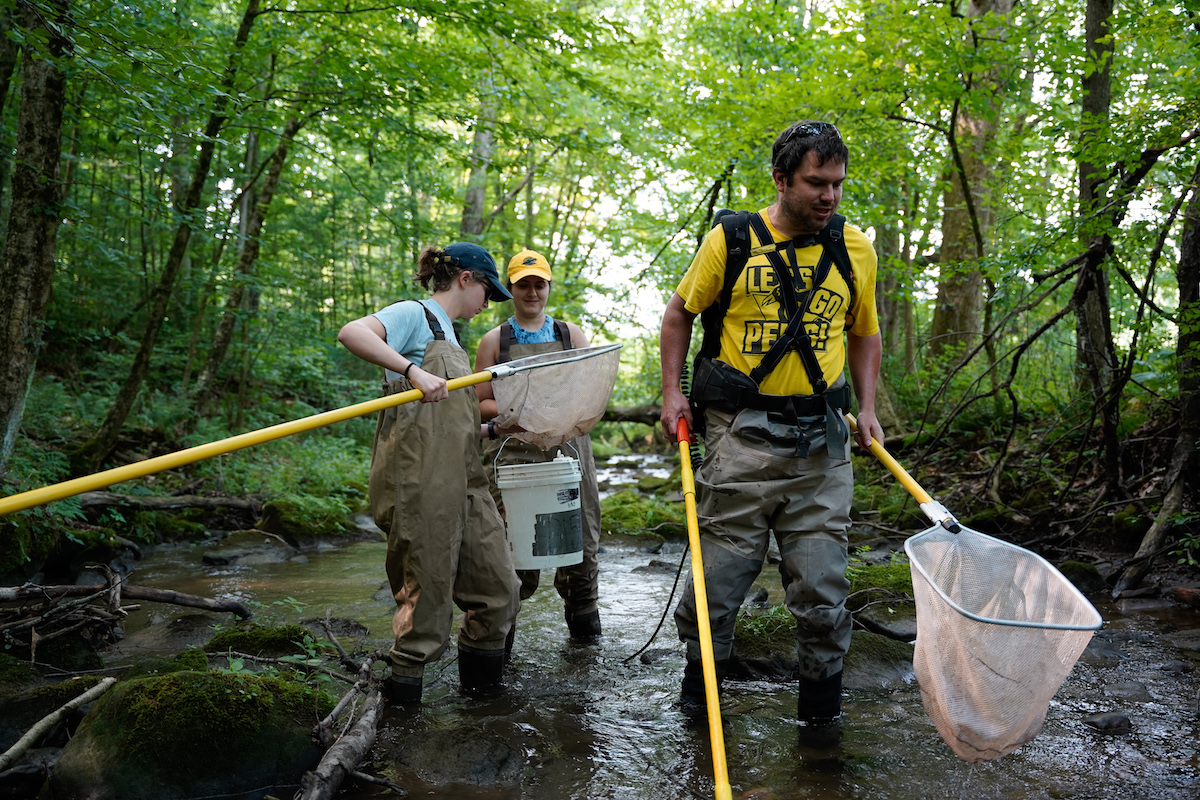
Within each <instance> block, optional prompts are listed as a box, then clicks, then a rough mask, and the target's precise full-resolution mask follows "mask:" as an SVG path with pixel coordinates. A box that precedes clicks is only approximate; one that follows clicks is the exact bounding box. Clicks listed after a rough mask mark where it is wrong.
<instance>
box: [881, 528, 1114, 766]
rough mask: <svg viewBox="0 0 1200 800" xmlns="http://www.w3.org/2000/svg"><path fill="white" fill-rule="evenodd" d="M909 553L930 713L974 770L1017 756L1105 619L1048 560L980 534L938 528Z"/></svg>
mask: <svg viewBox="0 0 1200 800" xmlns="http://www.w3.org/2000/svg"><path fill="white" fill-rule="evenodd" d="M904 549H905V550H906V551H907V553H908V556H909V561H910V565H911V569H912V578H913V590H914V596H915V598H916V605H917V641H916V649H915V651H914V653H913V667H914V670H915V672H916V676H917V682H918V683H919V684H920V687H921V699H922V701H923V703H924V705H925V711H926V713H928V714H929V716H930V718H931V719H932V720H933V723H934V725H936V726H937V730H938V733H940V734H941V736H942V739H944V740H945V742H946V744H948V745H949V746H950V749H951V750H953V751H954V752H955V753H956V754H957V755H958V756H960V757H961V758H963V759H965V760H966V761H970V762H977V761H987V760H990V759H994V758H999V757H1000V756H1003V755H1007V754H1008V753H1011V752H1012V751H1013V750H1015V749H1017V748H1018V747H1020V746H1021V745H1022V744H1024V743H1025V742H1028V741H1029V740H1031V739H1032V738H1033V737H1035V736H1036V735H1037V734H1038V732H1039V731H1040V730H1041V728H1042V723H1043V722H1044V721H1045V719H1046V711H1047V709H1048V708H1049V705H1050V699H1051V698H1052V697H1053V696H1054V693H1055V692H1056V691H1058V687H1059V686H1060V685H1061V684H1062V682H1063V680H1064V679H1066V677H1067V674H1068V673H1069V672H1070V671H1071V668H1072V667H1073V666H1074V665H1075V661H1076V660H1077V659H1078V658H1079V655H1080V654H1081V653H1082V652H1083V649H1084V648H1085V647H1087V644H1088V642H1089V641H1090V640H1091V638H1092V633H1093V632H1094V631H1095V630H1096V629H1097V628H1099V627H1100V625H1101V618H1100V614H1099V613H1098V612H1097V611H1096V609H1095V608H1094V607H1093V606H1092V604H1091V603H1089V602H1088V601H1087V599H1086V598H1085V597H1084V596H1083V595H1082V594H1080V592H1079V590H1078V589H1076V588H1075V587H1074V586H1073V585H1072V584H1071V583H1070V581H1068V580H1067V579H1066V578H1065V577H1063V575H1062V573H1060V572H1059V571H1058V570H1056V569H1055V568H1054V567H1052V566H1051V565H1050V564H1049V563H1048V562H1046V561H1045V559H1043V558H1041V557H1040V556H1038V555H1036V554H1035V553H1032V552H1030V551H1028V550H1026V549H1024V548H1022V547H1017V546H1016V545H1013V544H1009V543H1008V542H1004V541H1001V540H999V539H995V538H993V537H991V536H987V535H985V534H982V533H979V532H977V531H972V530H970V529H967V528H963V529H962V530H961V532H960V533H951V532H950V531H948V530H946V529H944V528H942V527H940V526H935V527H933V528H931V529H929V530H927V531H925V532H924V533H920V534H918V535H916V536H913V537H912V538H910V539H909V540H908V541H907V542H906V543H905V548H904Z"/></svg>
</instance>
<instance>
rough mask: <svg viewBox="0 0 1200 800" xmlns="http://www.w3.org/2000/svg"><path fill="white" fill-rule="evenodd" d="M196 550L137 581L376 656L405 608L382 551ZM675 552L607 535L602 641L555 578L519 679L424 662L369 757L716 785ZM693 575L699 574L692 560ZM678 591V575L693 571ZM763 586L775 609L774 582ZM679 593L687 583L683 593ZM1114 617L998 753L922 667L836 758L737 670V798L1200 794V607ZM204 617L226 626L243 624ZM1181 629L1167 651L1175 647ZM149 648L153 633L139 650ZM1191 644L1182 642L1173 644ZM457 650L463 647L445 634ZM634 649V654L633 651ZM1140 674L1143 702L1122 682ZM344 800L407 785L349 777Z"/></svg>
mask: <svg viewBox="0 0 1200 800" xmlns="http://www.w3.org/2000/svg"><path fill="white" fill-rule="evenodd" d="M201 553H202V548H200V547H165V548H161V549H159V550H158V551H156V552H154V553H152V554H150V555H149V556H148V557H147V558H146V559H145V560H144V561H142V562H139V563H138V564H137V565H136V570H135V572H134V574H133V575H132V577H131V582H133V583H135V584H138V585H143V586H153V587H162V588H170V589H175V590H177V591H181V592H187V593H192V594H198V595H205V596H210V597H217V598H237V599H240V600H243V601H247V602H253V603H256V604H258V609H259V610H258V612H257V613H258V615H259V617H260V620H267V621H277V622H281V623H290V622H299V621H301V620H305V619H312V618H321V617H324V616H325V614H326V611H327V610H328V611H329V612H330V613H331V614H332V616H333V617H335V618H344V619H351V620H356V621H357V622H359V623H362V625H364V626H366V630H367V633H366V634H365V635H364V636H362V637H360V638H357V639H355V638H353V637H347V638H343V644H345V645H346V647H347V648H348V649H354V650H356V651H358V652H363V653H365V652H369V651H371V650H373V649H375V648H376V647H380V646H386V644H387V642H388V641H389V640H390V620H391V612H392V607H393V606H392V601H391V598H390V595H389V594H388V592H387V591H386V589H385V590H384V591H382V592H380V591H379V590H380V588H381V586H383V584H384V581H385V577H384V570H383V560H384V545H383V544H382V543H377V542H360V543H357V544H353V545H348V546H344V547H340V548H330V549H327V550H323V551H319V552H315V553H308V554H306V556H305V557H304V558H301V559H298V560H296V561H292V562H287V563H282V564H270V565H255V566H245V567H237V566H232V567H208V566H205V565H203V564H202V562H201ZM681 557H682V553H681V552H680V551H679V550H678V549H675V550H674V552H660V553H650V552H648V551H645V550H643V549H639V548H637V547H635V546H632V545H619V544H608V545H607V546H606V547H605V548H604V550H603V552H602V554H601V570H602V571H601V617H602V623H603V626H604V636H603V637H602V638H601V639H600V640H599V642H598V643H596V644H587V645H582V644H577V643H572V642H570V641H568V638H567V633H566V626H565V624H564V623H563V620H562V604H561V602H560V601H559V599H558V597H557V595H556V594H555V593H554V590H553V588H552V587H551V586H550V584H551V576H550V574H549V572H548V571H547V572H546V573H544V574H543V579H542V588H541V589H540V590H539V591H538V592H537V594H535V595H534V597H533V598H531V599H530V600H529V601H528V602H527V603H526V604H525V607H524V608H523V609H522V611H521V614H520V617H519V619H518V629H517V634H516V645H515V648H514V652H513V660H512V663H511V664H510V668H509V670H508V679H507V690H506V692H505V693H504V694H503V696H501V697H499V698H497V699H493V700H473V699H467V698H464V697H462V696H460V695H459V693H458V676H457V669H456V665H455V663H454V659H453V650H452V649H451V651H450V652H449V653H448V654H447V655H446V656H444V657H443V659H442V660H441V661H440V662H439V663H438V664H436V665H434V666H433V667H432V668H430V669H429V671H427V673H426V688H425V700H426V702H425V703H424V705H423V706H422V707H421V708H420V710H419V711H417V712H415V713H412V712H409V713H400V712H397V711H393V710H389V712H388V715H387V716H386V718H385V721H384V725H383V727H382V729H381V732H380V736H379V740H378V742H377V744H376V747H375V749H374V750H373V752H372V756H371V763H370V765H364V769H365V770H366V771H368V772H371V773H374V774H381V775H387V776H388V777H389V778H391V779H392V780H394V781H396V782H397V783H399V784H401V785H402V786H404V787H406V788H407V789H408V790H409V792H410V794H411V796H412V797H425V798H434V799H437V798H443V799H445V800H450V799H451V798H453V799H454V800H470V799H472V798H481V799H482V798H487V799H489V800H491V799H493V798H494V799H496V800H501V799H505V800H507V799H509V798H528V799H530V800H534V799H537V800H564V799H565V798H623V799H632V798H644V799H645V800H673V799H674V798H711V797H713V790H714V785H713V767H712V757H711V753H710V750H709V736H708V730H707V726H706V724H705V723H704V722H703V721H701V722H699V723H697V722H694V721H692V720H690V719H688V718H687V717H685V716H684V715H683V714H681V713H680V711H679V710H678V709H677V708H675V706H674V701H675V699H676V697H677V693H678V686H679V677H680V673H681V670H682V665H683V650H682V645H680V644H679V642H678V641H677V639H676V637H675V633H674V623H673V621H672V620H671V618H670V616H669V615H668V617H667V619H666V620H665V621H664V622H663V623H662V627H661V630H659V631H658V633H657V637H656V638H655V640H654V641H653V643H652V644H650V646H649V648H648V649H647V650H646V651H645V652H644V653H643V654H642V655H640V656H634V654H635V653H637V651H639V649H641V648H642V647H643V646H644V645H646V643H647V642H648V641H649V640H650V639H651V637H652V636H654V634H655V631H656V628H657V627H658V625H659V623H660V620H661V619H662V617H663V612H664V608H665V607H666V606H667V603H668V598H669V597H670V595H671V593H672V586H673V582H674V580H675V575H676V567H677V566H678V564H679V562H680V559H681ZM685 568H686V567H685ZM681 584H682V581H681ZM759 585H761V586H762V587H764V588H766V589H767V590H768V591H769V592H770V593H771V598H772V599H771V602H772V603H774V602H778V596H779V587H778V576H777V573H776V572H775V570H774V569H773V568H770V567H768V568H765V569H764V570H763V574H762V576H760V578H759ZM680 588H682V587H680ZM1100 611H1101V613H1102V614H1103V616H1104V618H1105V629H1104V630H1103V631H1102V632H1101V633H1100V634H1098V635H1097V636H1096V637H1095V638H1094V640H1093V646H1092V647H1090V648H1089V650H1088V651H1087V653H1085V655H1084V657H1083V658H1082V659H1081V661H1080V663H1079V664H1077V665H1076V667H1075V669H1074V671H1073V672H1072V673H1071V675H1070V676H1069V677H1068V679H1067V681H1066V683H1065V684H1064V685H1063V687H1062V688H1061V689H1060V690H1059V692H1058V694H1057V695H1056V696H1055V698H1054V700H1053V702H1052V703H1051V706H1050V709H1049V713H1048V715H1047V719H1046V723H1045V726H1044V728H1043V730H1042V732H1041V734H1040V735H1039V736H1038V737H1037V738H1036V739H1035V740H1034V741H1032V742H1031V743H1029V744H1026V745H1025V746H1023V747H1022V748H1020V749H1019V750H1017V751H1016V752H1015V753H1013V754H1011V755H1009V756H1006V757H1004V758H1001V759H998V760H996V761H993V762H988V763H983V764H976V765H971V764H967V763H965V762H963V761H961V760H960V759H959V758H958V757H956V756H955V755H954V754H953V753H951V751H950V750H949V748H948V747H946V745H945V744H944V743H943V742H942V740H941V739H940V738H939V736H938V734H937V731H936V730H935V729H934V727H933V725H932V723H931V722H930V721H929V718H928V717H927V716H926V715H925V713H924V711H923V708H922V705H921V697H920V692H919V690H918V688H917V685H916V683H915V681H914V680H912V679H911V676H910V677H909V679H908V680H899V681H894V682H893V683H892V684H891V685H888V686H879V687H874V688H866V689H853V690H850V691H848V692H847V693H846V698H845V707H844V725H845V739H844V741H843V743H842V745H841V746H840V747H839V748H838V749H836V750H833V751H830V752H824V753H822V752H817V751H812V750H808V749H805V748H802V747H801V746H800V745H799V744H798V742H797V735H796V726H795V689H794V687H791V686H789V685H785V684H782V683H767V682H730V683H728V684H727V685H726V689H725V692H724V695H723V700H722V710H723V714H724V727H723V731H724V739H725V744H726V752H727V760H728V769H729V780H730V784H731V786H732V789H733V796H734V797H735V798H753V800H767V798H778V799H780V800H783V799H785V798H786V799H787V800H792V799H793V798H828V799H830V800H849V799H850V798H880V800H884V799H886V800H908V799H909V798H912V799H914V800H915V799H916V798H966V797H971V798H997V799H999V798H1096V800H1101V798H1103V799H1104V800H1108V798H1142V799H1144V800H1175V799H1176V798H1179V799H1180V800H1182V799H1183V798H1189V799H1190V798H1197V797H1200V755H1198V751H1200V747H1198V745H1200V741H1198V739H1197V728H1198V726H1200V720H1198V713H1200V708H1198V707H1197V704H1198V701H1200V696H1198V695H1200V675H1198V674H1197V673H1196V672H1195V671H1193V668H1194V667H1195V666H1196V665H1197V663H1200V659H1198V656H1197V652H1196V650H1195V649H1194V648H1195V645H1194V644H1189V642H1195V641H1196V639H1188V634H1186V633H1182V634H1181V632H1186V631H1189V630H1193V629H1200V614H1197V613H1196V612H1194V611H1190V610H1188V611H1185V610H1181V609H1180V608H1177V607H1174V606H1172V605H1170V604H1169V603H1167V602H1165V601H1159V600H1144V601H1127V602H1126V603H1125V604H1123V605H1115V604H1102V605H1100ZM185 613H189V612H187V611H186V610H180V609H176V608H174V607H169V606H162V605H153V604H144V605H143V608H142V610H140V611H137V612H134V614H133V615H132V616H131V618H130V619H129V620H128V621H127V626H126V630H127V633H128V637H127V639H126V640H125V642H123V643H122V645H121V646H120V647H119V648H118V652H117V653H115V654H114V656H115V658H116V659H117V660H118V661H119V660H122V659H134V658H137V657H138V656H139V655H140V654H141V653H142V652H144V651H143V650H142V649H141V648H142V646H151V645H145V643H146V642H147V641H148V640H147V638H146V637H145V634H146V633H147V632H148V631H147V629H148V628H151V627H158V626H152V624H153V623H166V622H169V621H170V620H172V619H174V618H177V617H179V616H180V615H181V614H185ZM209 616H211V622H212V623H216V624H228V623H229V622H230V621H231V618H230V617H229V616H228V615H225V616H223V617H221V616H218V615H209ZM1172 640H1174V643H1173V641H1172ZM140 643H141V644H140ZM1177 644H1178V645H1180V646H1177ZM451 647H453V645H452V646H451ZM630 656H634V657H633V658H632V659H630V658H629V657H630ZM1131 681H1136V682H1140V683H1141V684H1142V685H1144V687H1145V690H1146V692H1147V693H1148V696H1147V695H1143V694H1141V693H1140V692H1139V691H1138V690H1137V687H1136V686H1134V687H1133V688H1132V689H1131V688H1130V687H1129V682H1131ZM1105 711H1125V712H1127V713H1128V715H1129V717H1130V720H1131V721H1132V725H1133V728H1132V731H1131V732H1128V733H1123V734H1117V735H1106V734H1102V733H1099V732H1097V731H1095V730H1093V729H1092V728H1091V727H1089V726H1088V725H1087V724H1085V722H1084V718H1085V717H1087V716H1088V715H1091V714H1095V713H1098V712H1105ZM341 796H342V797H347V798H351V800H361V799H362V798H376V797H380V798H382V797H394V796H395V795H391V794H389V793H388V792H387V791H386V790H384V789H382V788H380V787H372V786H368V785H360V786H353V785H352V786H350V788H349V790H348V791H347V792H345V793H344V794H343V795H341Z"/></svg>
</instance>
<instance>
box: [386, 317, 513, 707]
mask: <svg viewBox="0 0 1200 800" xmlns="http://www.w3.org/2000/svg"><path fill="white" fill-rule="evenodd" d="M438 333H440V331H437V330H435V335H436V334H438ZM421 368H422V369H424V370H425V371H426V372H429V373H431V374H434V375H438V376H441V377H443V378H447V379H450V378H456V377H461V376H463V375H468V374H470V371H471V370H470V365H469V361H468V359H467V354H466V352H464V351H463V350H462V349H460V348H458V347H456V346H454V345H452V344H450V343H449V342H446V341H444V340H443V339H441V338H437V339H435V340H434V341H432V342H430V343H429V345H428V346H427V347H426V349H425V357H424V360H423V362H422V364H421ZM411 388H413V387H412V384H411V383H409V381H408V380H407V379H405V378H397V379H395V380H393V381H390V382H388V383H387V384H386V385H385V386H384V392H385V393H386V394H394V393H396V392H402V391H407V390H409V389H411ZM479 452H480V451H479V400H478V397H477V396H476V393H475V389H474V388H473V387H468V388H466V389H460V390H458V391H455V392H451V393H450V396H449V397H448V398H447V399H445V400H442V401H441V402H438V403H418V402H413V403H406V404H404V405H400V406H395V407H393V408H389V409H387V410H385V411H382V412H380V414H379V419H378V422H377V424H376V429H375V445H374V451H373V454H372V459H371V478H370V497H371V510H372V512H373V514H374V517H375V522H376V524H377V525H379V527H380V528H382V529H383V531H384V533H386V534H387V543H388V544H387V574H388V581H389V583H390V585H391V588H392V593H393V595H394V596H395V598H396V613H395V615H394V617H393V618H392V633H393V634H394V636H395V643H394V644H393V645H392V649H391V653H390V655H391V661H392V680H391V681H390V682H389V685H388V690H389V696H390V697H392V698H393V699H395V700H398V701H400V702H405V701H408V702H416V701H419V700H420V686H421V675H422V673H423V671H424V669H425V665H426V664H428V663H430V662H433V661H436V660H437V659H438V658H440V657H441V655H442V654H443V653H444V652H445V650H446V645H447V642H448V639H449V635H450V626H451V624H452V621H453V613H454V605H457V606H458V607H459V608H460V609H462V611H463V618H462V625H461V627H460V629H459V634H458V649H459V674H460V677H461V678H462V687H463V689H464V691H467V692H485V691H488V690H491V689H494V688H498V687H499V684H500V679H501V671H502V669H503V661H504V658H503V656H504V640H505V637H506V636H507V635H508V632H509V629H510V628H511V627H512V623H513V619H514V618H515V617H516V614H517V610H518V609H519V608H520V599H519V597H518V586H519V584H518V580H517V576H516V573H515V572H514V571H513V568H512V561H511V559H510V556H509V551H508V542H507V540H506V538H505V534H504V523H503V521H502V520H501V519H500V515H499V513H498V512H497V511H496V506H495V503H493V501H492V499H491V497H490V496H489V494H488V482H487V477H486V476H485V475H484V473H483V468H482V466H481V464H480V460H479Z"/></svg>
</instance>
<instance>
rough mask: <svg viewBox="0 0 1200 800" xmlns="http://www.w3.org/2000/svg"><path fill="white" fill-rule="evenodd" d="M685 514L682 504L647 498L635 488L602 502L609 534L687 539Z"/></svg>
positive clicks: (601, 507) (605, 528) (603, 520)
mask: <svg viewBox="0 0 1200 800" xmlns="http://www.w3.org/2000/svg"><path fill="white" fill-rule="evenodd" d="M684 515H685V511H684V508H683V505H682V504H681V503H668V502H666V501H664V500H660V499H658V498H655V497H646V496H644V495H642V494H641V493H639V492H637V491H634V490H632V489H624V490H622V491H620V492H616V493H614V494H612V495H609V496H608V497H606V498H604V499H603V500H601V501H600V524H601V527H602V528H603V529H604V531H605V532H607V533H615V534H627V535H638V534H644V533H646V532H647V531H653V532H654V533H657V534H659V535H662V536H664V537H666V538H672V539H674V538H684V537H686V536H687V521H686V519H685V517H684ZM663 523H669V524H666V525H664V524H663ZM660 526H661V527H660Z"/></svg>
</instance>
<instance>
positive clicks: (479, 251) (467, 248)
mask: <svg viewBox="0 0 1200 800" xmlns="http://www.w3.org/2000/svg"><path fill="white" fill-rule="evenodd" d="M445 253H446V257H447V258H448V259H449V260H450V263H451V264H453V265H455V266H458V267H462V268H463V269H468V270H471V271H473V272H482V273H483V274H484V275H486V276H487V279H488V283H490V284H491V285H492V287H491V290H490V291H489V292H488V300H494V301H495V302H497V303H500V302H503V301H505V300H512V295H511V294H509V292H508V289H505V288H504V284H502V283H501V282H500V272H499V271H498V270H497V269H496V261H495V260H494V259H493V258H492V256H491V254H490V253H488V251H487V250H484V249H483V248H482V247H480V246H479V245H477V244H475V243H474V242H455V243H454V244H452V245H450V246H449V247H447V248H446V250H445Z"/></svg>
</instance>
